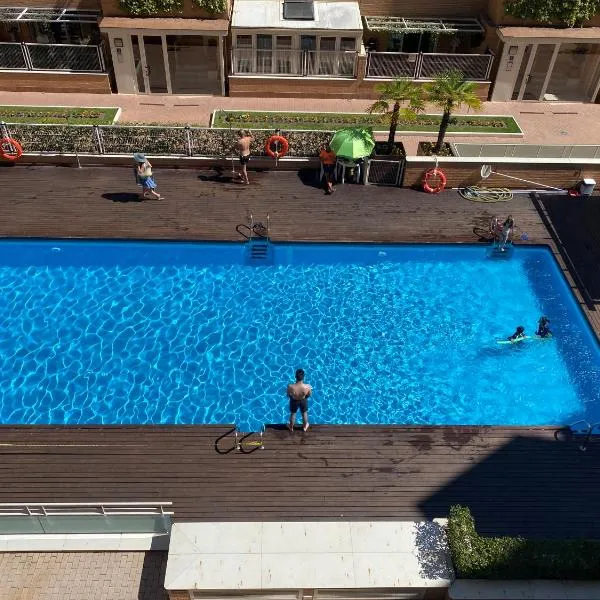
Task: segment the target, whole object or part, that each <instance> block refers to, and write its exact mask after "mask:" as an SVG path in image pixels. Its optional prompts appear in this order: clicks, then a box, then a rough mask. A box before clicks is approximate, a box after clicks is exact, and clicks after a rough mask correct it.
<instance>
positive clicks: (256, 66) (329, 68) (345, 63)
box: [231, 48, 358, 78]
mask: <svg viewBox="0 0 600 600" xmlns="http://www.w3.org/2000/svg"><path fill="white" fill-rule="evenodd" d="M357 56H358V53H357V52H355V51H352V52H342V51H340V52H337V51H331V52H329V51H316V50H315V51H313V50H310V51H309V50H257V49H254V48H234V49H233V50H232V55H231V74H232V75H277V76H286V75H287V76H296V77H298V76H301V77H348V78H353V77H356V64H357Z"/></svg>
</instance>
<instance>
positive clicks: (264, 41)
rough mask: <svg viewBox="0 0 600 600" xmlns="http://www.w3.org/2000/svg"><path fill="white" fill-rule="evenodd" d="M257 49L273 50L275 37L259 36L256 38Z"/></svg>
mask: <svg viewBox="0 0 600 600" xmlns="http://www.w3.org/2000/svg"><path fill="white" fill-rule="evenodd" d="M256 47H257V48H258V50H272V49H273V36H272V35H257V36H256Z"/></svg>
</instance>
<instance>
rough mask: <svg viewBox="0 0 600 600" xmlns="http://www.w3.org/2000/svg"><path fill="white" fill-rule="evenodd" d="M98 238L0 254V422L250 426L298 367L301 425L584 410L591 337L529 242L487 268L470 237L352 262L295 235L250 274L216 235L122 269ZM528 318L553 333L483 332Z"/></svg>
mask: <svg viewBox="0 0 600 600" xmlns="http://www.w3.org/2000/svg"><path fill="white" fill-rule="evenodd" d="M38 244H39V243H38ZM52 244H53V245H57V243H56V242H53V243H52ZM63 245H64V244H63ZM115 246H116V249H115V248H112V249H111V247H110V246H109V245H106V246H102V245H100V248H99V249H98V252H100V251H101V250H102V249H103V248H104V249H107V250H109V252H108V255H107V257H106V258H105V259H104V262H105V263H106V264H101V263H102V261H96V262H94V261H88V263H89V264H88V263H86V261H85V260H83V259H82V261H81V262H83V264H77V263H78V261H77V260H71V262H69V260H65V261H64V262H65V264H60V260H63V259H64V258H65V256H64V254H66V255H67V257H68V255H69V252H65V253H64V254H63V255H61V256H59V255H57V254H55V255H53V256H52V259H53V260H54V263H50V261H48V262H49V263H50V264H40V262H43V261H41V260H40V258H39V256H38V255H36V254H35V251H36V248H37V250H40V248H43V246H39V247H36V248H34V249H33V250H31V252H33V253H34V254H33V255H34V256H35V258H36V260H33V259H31V261H32V263H33V264H27V258H26V257H25V258H24V259H23V262H24V263H25V264H19V263H18V261H17V262H16V263H14V264H10V261H8V263H9V264H5V263H3V262H2V261H1V260H0V300H1V301H2V306H3V307H4V310H3V312H2V313H1V314H0V394H1V405H0V421H1V422H2V423H232V422H235V423H238V424H240V425H241V426H242V427H243V428H245V429H255V428H257V427H258V426H259V424H261V423H263V422H277V423H280V422H283V421H284V420H285V419H286V418H287V402H286V399H285V386H286V384H287V382H288V381H289V380H290V377H291V376H292V374H293V371H294V369H295V368H297V367H300V366H301V367H303V368H305V369H306V371H307V381H308V382H309V383H312V384H313V386H314V388H315V393H314V397H313V399H312V400H311V409H310V413H311V418H312V419H313V420H314V421H315V422H325V423H416V424H421V423H422V424H556V423H563V422H566V421H569V420H572V419H574V418H579V417H580V416H586V417H589V418H592V417H593V415H596V414H598V413H597V409H598V401H599V400H600V397H599V392H598V385H597V383H598V375H599V373H600V370H599V363H600V360H599V358H598V348H597V345H595V343H594V342H593V341H592V338H591V336H590V332H589V331H588V330H586V326H585V323H583V321H582V317H581V315H580V314H578V313H577V310H578V309H577V307H576V306H575V304H574V302H573V299H572V298H571V297H569V295H568V290H567V288H566V286H565V284H564V281H562V280H561V279H560V274H557V273H558V272H557V271H556V266H555V265H554V264H553V261H552V258H551V256H550V255H549V254H548V253H547V252H545V251H543V250H531V252H527V251H519V252H518V253H516V254H515V257H514V258H513V259H511V260H508V261H493V260H488V259H486V256H485V253H484V251H483V250H482V249H481V248H477V249H470V250H469V252H467V253H466V254H465V252H466V251H464V250H463V254H461V255H460V256H458V257H457V256H455V255H454V254H453V253H452V250H451V249H445V250H441V249H439V248H438V249H436V250H435V251H433V252H432V253H430V254H428V253H427V252H424V251H423V250H422V249H419V250H418V251H415V250H414V249H413V250H411V249H410V248H408V249H404V250H402V249H399V248H394V247H386V253H385V256H383V257H382V256H379V255H378V256H379V258H378V259H377V260H373V259H372V258H370V259H369V261H365V260H364V259H363V258H361V255H360V250H361V248H364V247H358V248H357V250H356V252H357V254H356V258H355V260H354V262H348V261H343V260H340V259H339V257H338V258H336V256H333V257H330V259H328V260H325V259H323V256H327V252H328V248H329V247H328V246H322V247H321V254H319V253H318V250H319V248H318V247H316V246H311V247H309V248H310V250H307V251H306V252H307V253H306V256H304V255H303V250H302V246H294V247H292V248H291V249H290V248H285V247H282V250H281V251H279V249H278V252H279V255H280V257H281V258H282V260H281V262H280V263H279V261H277V260H276V264H275V265H273V266H259V267H257V266H247V265H246V264H245V261H244V260H242V259H240V260H235V261H233V260H231V256H237V254H233V255H231V256H230V255H227V256H225V257H222V258H215V256H218V253H219V248H222V247H221V246H219V245H206V246H205V250H204V254H202V251H203V250H202V245H197V246H199V247H200V250H198V248H196V249H195V251H196V255H194V256H193V257H192V259H186V260H182V259H181V257H180V256H179V257H177V258H176V259H175V258H174V259H173V261H172V264H162V263H165V262H166V263H168V257H166V258H165V257H164V256H163V258H162V259H160V260H159V259H157V261H156V262H157V264H152V257H153V256H157V257H159V256H160V252H161V248H164V245H163V246H161V244H148V245H147V246H145V247H144V248H145V249H144V252H145V254H144V255H143V256H144V260H143V261H142V260H141V259H140V257H139V256H138V255H137V254H136V253H135V252H133V256H134V259H131V260H132V263H133V264H128V260H130V257H128V254H127V250H128V247H127V244H121V245H120V246H119V245H118V244H116V245H115ZM139 246H142V245H140V244H138V246H136V248H137V247H139ZM230 246H234V245H230ZM223 247H225V246H223ZM236 248H239V246H237V247H236ZM68 249H69V248H67V250H68ZM92 250H93V248H92ZM1 251H2V245H1V244H0V256H1V255H2V252H1ZM40 252H41V250H40ZM231 252H233V250H230V254H231ZM236 252H238V253H239V250H236ZM333 254H334V255H335V252H334V253H333ZM184 255H185V252H184ZM371 255H372V250H371ZM371 255H370V256H371ZM93 256H96V255H95V254H93ZM240 256H242V255H241V254H240ZM290 256H292V257H296V256H297V257H299V258H300V260H290V258H289V257H290ZM136 257H137V258H136ZM276 257H277V254H276ZM311 257H312V258H313V259H314V260H311ZM242 258H243V257H242ZM161 260H162V263H161ZM57 261H58V263H57ZM13 262H14V261H13ZM330 262H331V263H332V264H329V263H330ZM98 263H100V264H98ZM140 263H143V264H140ZM2 265H3V266H2ZM553 269H554V270H553ZM542 313H547V314H549V316H550V317H551V320H552V328H553V330H554V331H555V333H556V338H555V339H553V340H550V341H537V342H535V341H532V342H526V343H523V344H519V345H515V346H508V347H507V346H501V345H498V344H497V343H496V340H497V339H499V338H503V337H506V336H507V335H509V334H510V333H512V331H514V328H515V327H516V325H519V324H523V325H525V326H526V328H527V329H528V331H529V332H530V333H531V332H532V331H533V329H534V327H535V323H536V321H537V318H538V317H539V316H540V314H542ZM596 420H598V419H596Z"/></svg>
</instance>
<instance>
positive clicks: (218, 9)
mask: <svg viewBox="0 0 600 600" xmlns="http://www.w3.org/2000/svg"><path fill="white" fill-rule="evenodd" d="M194 4H196V5H197V6H199V7H200V8H203V9H204V10H205V11H206V12H209V13H211V14H213V15H214V14H218V13H224V12H225V9H226V8H227V4H226V2H225V0H194Z"/></svg>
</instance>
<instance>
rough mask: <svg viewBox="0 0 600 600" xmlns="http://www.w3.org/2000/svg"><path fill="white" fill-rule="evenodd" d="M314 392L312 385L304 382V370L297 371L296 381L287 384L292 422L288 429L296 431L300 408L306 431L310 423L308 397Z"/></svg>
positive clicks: (303, 426) (303, 427)
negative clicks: (297, 415)
mask: <svg viewBox="0 0 600 600" xmlns="http://www.w3.org/2000/svg"><path fill="white" fill-rule="evenodd" d="M311 394H312V387H311V386H310V385H308V384H307V383H304V370H303V369H298V370H297V371H296V383H290V384H289V385H288V386H287V395H288V398H289V399H290V422H289V423H288V429H289V430H290V431H294V425H295V423H296V413H297V412H298V409H300V411H301V412H302V429H303V430H304V431H306V430H307V429H308V428H309V424H308V398H309V396H310V395H311Z"/></svg>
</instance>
